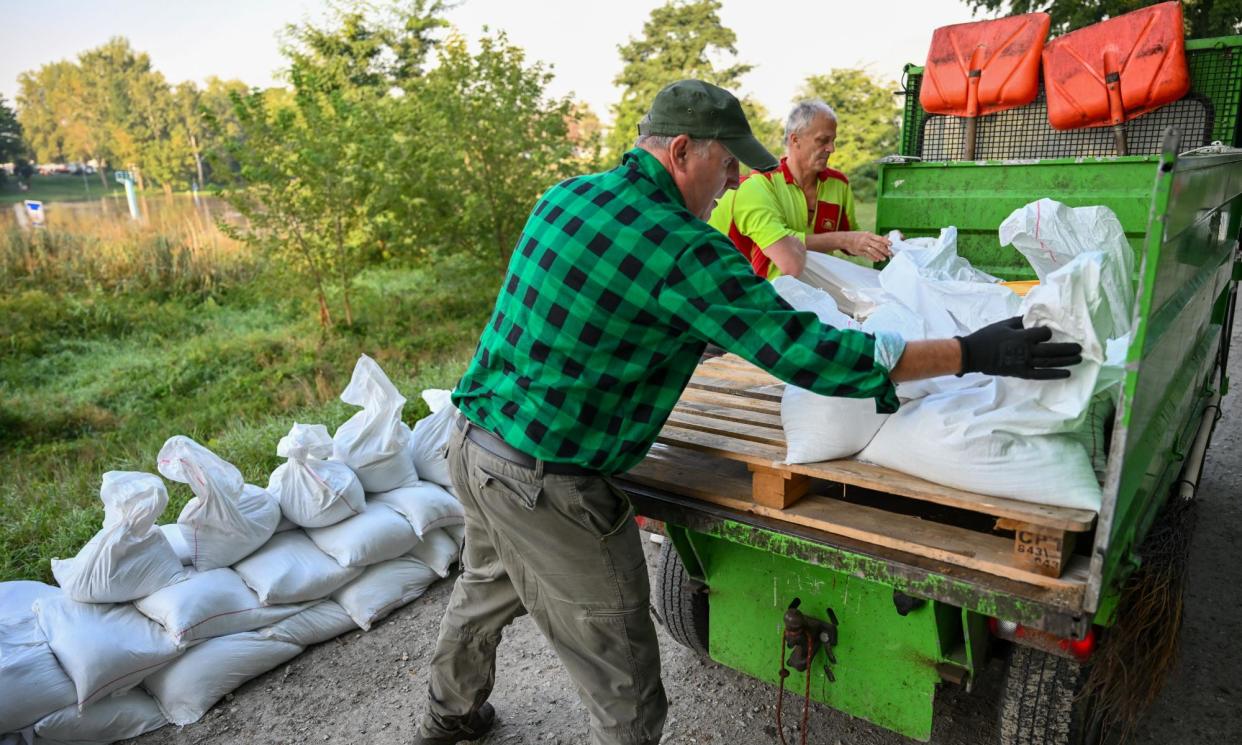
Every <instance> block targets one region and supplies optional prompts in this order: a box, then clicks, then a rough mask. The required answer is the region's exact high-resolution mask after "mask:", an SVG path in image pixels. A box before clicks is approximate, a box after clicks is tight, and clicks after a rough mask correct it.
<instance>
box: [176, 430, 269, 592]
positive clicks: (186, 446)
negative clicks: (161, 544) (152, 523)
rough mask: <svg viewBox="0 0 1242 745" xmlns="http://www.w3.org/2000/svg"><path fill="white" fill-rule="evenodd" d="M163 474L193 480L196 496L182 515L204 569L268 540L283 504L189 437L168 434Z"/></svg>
mask: <svg viewBox="0 0 1242 745" xmlns="http://www.w3.org/2000/svg"><path fill="white" fill-rule="evenodd" d="M158 466H159V469H160V473H162V474H164V477H165V478H167V479H169V480H170V481H176V482H178V483H182V484H188V485H189V487H190V491H192V492H194V498H193V499H191V500H190V501H189V502H187V503H186V505H185V507H184V508H183V509H182V510H181V514H180V515H179V516H178V517H177V523H178V524H179V525H181V534H182V535H183V536H184V537H185V540H186V542H187V543H188V544H189V546H190V560H191V563H193V565H194V568H195V569H197V570H199V571H200V572H205V571H208V570H210V569H218V568H220V567H226V566H229V565H231V564H233V563H234V562H236V561H237V560H238V559H241V558H242V557H244V556H247V555H248V554H250V553H251V552H253V551H254V550H255V549H257V548H258V547H259V546H262V545H263V544H264V543H266V542H267V539H269V538H271V537H272V533H274V532H275V531H276V524H277V523H278V522H280V508H279V506H278V505H277V504H275V501H274V499H273V498H272V496H271V495H270V494H268V493H267V492H266V491H264V490H262V489H260V488H258V487H255V486H249V488H247V487H248V485H247V484H246V483H245V482H244V481H243V480H242V475H241V471H238V470H237V468H236V467H235V466H234V465H233V464H231V463H228V462H226V461H225V460H224V459H222V458H221V457H220V456H218V455H216V454H215V453H213V452H211V451H210V450H208V449H207V448H205V447H203V446H202V445H199V444H198V443H197V442H195V441H194V440H191V439H190V438H189V437H185V436H182V435H176V436H174V437H170V438H168V441H167V442H165V443H164V446H163V447H162V448H160V452H159V456H158Z"/></svg>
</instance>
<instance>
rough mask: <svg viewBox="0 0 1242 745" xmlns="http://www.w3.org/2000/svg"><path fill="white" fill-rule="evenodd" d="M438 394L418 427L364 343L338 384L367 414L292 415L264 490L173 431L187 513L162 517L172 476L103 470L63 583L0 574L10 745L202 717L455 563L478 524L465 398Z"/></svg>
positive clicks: (100, 735)
mask: <svg viewBox="0 0 1242 745" xmlns="http://www.w3.org/2000/svg"><path fill="white" fill-rule="evenodd" d="M423 397H424V399H425V400H426V401H427V402H428V404H429V405H430V406H431V408H432V411H433V413H432V415H431V416H429V417H427V418H425V419H424V420H422V421H420V422H418V423H417V425H416V426H415V427H414V429H413V431H411V429H410V428H409V427H408V426H407V425H406V424H405V423H404V422H403V421H402V420H401V413H402V407H403V406H404V404H405V398H404V397H402V396H401V394H400V393H398V392H397V390H396V388H395V387H394V386H393V385H392V382H391V381H390V380H389V379H388V377H387V376H386V375H385V374H384V372H383V371H382V370H381V369H380V368H379V366H378V365H377V364H376V363H375V362H374V361H373V360H372V359H370V358H369V357H366V356H363V357H362V358H361V359H360V360H359V361H358V365H357V367H356V368H355V370H354V374H353V378H352V379H351V381H350V384H349V386H348V387H347V388H346V390H345V392H344V393H342V395H341V398H342V399H343V400H345V401H346V402H348V403H352V404H355V405H357V406H360V407H361V409H362V410H361V411H360V412H358V413H357V414H356V415H355V416H354V417H353V418H351V419H350V420H349V421H347V422H345V423H344V424H342V425H341V426H340V428H338V430H337V432H336V434H335V436H329V434H328V430H327V428H326V427H324V426H323V425H305V424H297V423H295V424H294V425H293V427H292V428H291V429H290V431H289V433H288V435H286V436H285V437H283V438H281V440H280V442H279V443H278V444H277V446H276V452H277V454H278V455H280V456H281V457H283V458H285V459H286V462H285V463H283V464H281V465H280V466H279V467H278V468H277V469H276V470H275V471H274V472H273V473H272V474H271V476H270V479H269V481H268V487H267V488H266V489H264V488H261V487H259V486H255V485H253V484H247V483H245V480H244V478H243V477H242V474H241V472H240V471H239V470H238V469H237V468H236V467H235V466H233V465H232V464H231V463H229V462H227V461H226V460H225V459H223V458H221V457H220V456H219V455H217V454H216V453H214V452H212V451H211V450H209V449H208V448H206V447H204V446H203V445H201V444H199V443H197V442H195V441H194V440H192V439H190V438H188V437H184V436H180V435H178V436H174V437H171V438H169V440H168V441H167V442H166V443H165V444H164V446H163V447H162V448H161V449H160V452H159V454H158V456H157V458H156V467H157V469H158V471H159V473H160V474H162V475H163V476H164V477H165V478H167V479H169V480H171V481H173V482H177V483H182V484H186V485H187V486H188V487H189V489H190V491H191V492H192V493H193V495H194V496H193V498H192V499H190V500H189V502H188V503H187V504H186V506H185V508H184V509H183V510H182V511H181V513H180V515H179V516H178V518H177V521H176V522H175V523H170V524H166V525H159V526H157V525H156V524H155V521H156V520H157V519H158V518H159V516H160V514H161V513H162V512H163V511H164V509H165V507H166V506H167V503H168V492H167V489H166V487H165V484H164V482H163V481H162V480H161V479H160V478H159V477H158V476H155V475H154V474H148V473H134V472H108V473H106V474H104V476H103V485H102V487H101V489H100V497H101V499H102V500H103V503H104V521H103V527H102V529H101V530H100V531H99V533H98V534H97V535H96V536H95V537H94V538H92V539H91V540H90V541H89V542H88V543H87V544H86V545H85V546H83V547H82V549H81V550H80V551H79V552H78V554H77V556H75V557H74V558H72V559H66V560H60V559H54V560H53V561H52V571H53V574H54V576H55V578H56V580H57V582H58V583H59V584H60V587H59V588H57V587H52V586H50V585H45V584H42V583H38V582H6V583H0V691H4V692H5V695H0V742H3V741H7V740H13V741H15V742H27V743H29V742H33V741H39V742H49V743H54V742H74V743H88V742H90V743H107V742H113V741H115V740H120V739H125V738H129V737H136V736H138V735H140V734H142V733H144V732H147V731H150V730H152V729H155V728H157V727H161V726H163V725H164V724H166V723H170V722H171V723H173V724H178V725H184V724H189V723H191V722H194V721H197V720H198V719H199V718H201V717H202V716H203V715H204V714H205V713H206V712H207V711H208V709H210V708H211V707H212V706H213V705H214V704H215V703H216V702H217V701H218V700H219V699H220V698H222V697H223V696H224V695H225V694H227V693H229V692H230V691H232V690H234V689H235V688H237V687H238V686H240V685H241V684H242V683H244V682H246V681H247V680H250V679H251V678H253V677H255V676H257V675H260V674H262V673H264V672H266V671H268V670H271V669H272V668H274V667H276V666H278V665H281V664H283V663H285V662H287V661H288V660H290V659H291V658H293V657H295V656H296V655H298V654H300V653H301V652H302V650H304V649H305V648H306V647H307V646H309V645H312V644H318V643H320V642H323V641H326V640H328V639H331V638H333V637H336V636H338V635H339V634H342V633H345V632H346V631H350V630H356V629H363V630H369V629H370V628H371V625H372V624H374V623H375V622H377V621H378V620H380V619H382V618H384V617H385V616H386V615H388V614H389V613H391V612H392V611H394V610H395V609H397V608H399V607H401V606H402V605H405V604H406V603H409V602H411V601H412V600H414V599H415V598H417V597H419V596H420V595H422V594H423V593H424V592H425V591H426V590H427V588H428V587H429V586H430V585H431V584H432V583H433V582H435V581H436V580H438V579H441V578H443V577H446V576H448V574H449V573H450V571H451V567H452V565H453V564H454V563H455V562H456V561H457V559H458V557H459V555H460V552H461V547H462V541H463V538H464V521H465V519H464V512H463V510H462V507H461V504H460V503H459V502H458V501H457V499H456V498H455V497H454V496H453V495H452V494H451V493H450V492H449V491H448V489H447V488H446V487H448V486H449V483H448V482H449V479H448V467H447V461H446V460H445V455H444V447H445V445H446V444H447V441H448V436H449V432H450V429H451V423H452V416H453V412H454V409H453V407H452V404H451V402H450V401H449V398H448V391H439V390H429V391H425V392H424V393H423ZM420 471H421V475H423V477H424V478H423V479H422V480H420V478H419V477H420ZM13 691H22V692H23V693H22V695H9V694H10V693H11V692H13ZM6 738H7V739H6Z"/></svg>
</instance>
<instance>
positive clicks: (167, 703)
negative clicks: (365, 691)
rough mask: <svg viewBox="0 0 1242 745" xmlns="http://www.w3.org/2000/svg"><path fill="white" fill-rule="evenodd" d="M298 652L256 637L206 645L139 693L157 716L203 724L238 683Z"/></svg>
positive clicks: (293, 647)
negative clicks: (156, 707) (152, 700)
mask: <svg viewBox="0 0 1242 745" xmlns="http://www.w3.org/2000/svg"><path fill="white" fill-rule="evenodd" d="M301 652H302V647H300V646H298V645H297V644H290V643H289V642H286V641H282V640H280V639H273V638H268V637H266V636H264V635H263V634H262V633H260V632H258V631H246V632H243V633H240V634H231V635H229V636H219V637H216V638H215V639H208V640H207V641H205V642H203V643H202V644H199V645H198V646H196V647H193V648H191V649H189V650H187V651H186V653H185V655H184V656H183V657H182V658H181V659H179V660H177V661H176V662H174V663H173V664H171V665H169V666H167V667H165V668H164V669H162V670H160V671H159V672H157V673H155V674H154V675H151V676H150V677H149V678H147V679H146V680H145V681H144V682H143V687H144V688H146V689H147V690H148V691H150V692H151V695H152V696H154V697H155V700H156V701H157V702H159V706H160V711H162V712H163V713H164V716H166V717H168V721H170V722H172V723H173V724H177V725H185V724H192V723H194V722H197V721H198V720H199V719H202V717H203V715H204V714H206V713H207V710H208V709H210V708H211V707H212V706H213V705H215V703H216V702H217V701H219V700H220V699H222V698H224V695H225V694H227V693H230V692H231V691H233V690H235V689H236V688H237V687H238V686H240V685H241V684H242V683H245V682H246V681H247V680H250V679H251V678H254V677H256V676H258V675H262V674H263V673H265V672H267V671H268V670H271V669H272V668H274V667H276V666H277V665H280V664H281V663H283V662H287V661H288V660H291V659H293V658H294V657H297V656H298V655H299V654H301Z"/></svg>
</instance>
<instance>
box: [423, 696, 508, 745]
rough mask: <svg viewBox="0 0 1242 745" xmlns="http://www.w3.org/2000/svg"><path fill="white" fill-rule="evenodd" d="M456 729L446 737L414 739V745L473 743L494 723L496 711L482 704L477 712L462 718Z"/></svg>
mask: <svg viewBox="0 0 1242 745" xmlns="http://www.w3.org/2000/svg"><path fill="white" fill-rule="evenodd" d="M462 719H463V721H461V722H460V723H458V725H457V729H455V730H453V731H452V732H451V733H449V734H447V735H436V736H435V737H424V736H423V735H418V736H416V737H415V738H414V745H457V743H459V742H474V741H475V740H478V739H479V738H481V737H483V735H486V734H487V733H488V732H489V731H490V730H491V729H492V725H493V724H495V723H496V709H495V708H493V707H492V705H491V704H483V705H482V706H480V707H479V708H478V710H477V711H475V712H473V713H471V714H469V715H468V716H465V717H463V718H462Z"/></svg>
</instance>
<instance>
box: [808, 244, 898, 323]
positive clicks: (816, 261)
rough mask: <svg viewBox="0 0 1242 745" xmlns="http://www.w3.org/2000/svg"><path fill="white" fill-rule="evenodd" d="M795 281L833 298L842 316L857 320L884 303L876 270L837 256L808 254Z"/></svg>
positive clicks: (882, 291) (810, 252)
mask: <svg viewBox="0 0 1242 745" xmlns="http://www.w3.org/2000/svg"><path fill="white" fill-rule="evenodd" d="M798 279H800V280H802V281H803V282H805V283H806V284H808V285H811V286H812V287H815V288H818V289H820V290H823V291H825V292H827V293H828V294H829V295H832V299H833V300H835V301H836V302H837V307H838V308H840V309H841V312H842V313H845V314H846V315H849V316H851V317H853V318H857V319H860V320H861V319H864V318H866V317H867V316H868V315H870V313H871V311H872V309H874V308H875V307H876V306H877V305H879V304H880V303H882V302H884V290H882V289H881V288H880V272H879V271H878V270H876V269H872V268H870V267H865V266H859V265H858V264H855V263H854V262H852V261H846V260H845V259H841V258H838V257H836V256H829V255H828V254H822V253H818V252H815V251H807V253H806V267H805V268H804V269H803V270H802V274H800V275H798Z"/></svg>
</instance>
